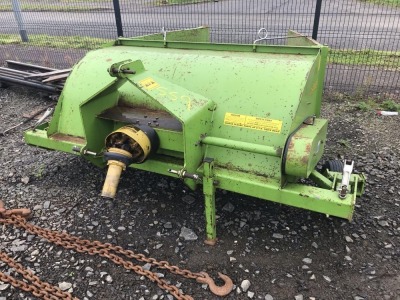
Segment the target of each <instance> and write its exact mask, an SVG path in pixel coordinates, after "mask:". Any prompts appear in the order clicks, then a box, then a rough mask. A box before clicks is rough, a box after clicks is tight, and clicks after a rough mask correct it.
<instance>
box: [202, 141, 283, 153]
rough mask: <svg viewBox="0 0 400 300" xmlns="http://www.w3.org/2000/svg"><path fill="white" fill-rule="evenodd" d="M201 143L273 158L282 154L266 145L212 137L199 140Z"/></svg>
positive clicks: (277, 149) (278, 149)
mask: <svg viewBox="0 0 400 300" xmlns="http://www.w3.org/2000/svg"><path fill="white" fill-rule="evenodd" d="M201 143H202V144H206V145H210V146H217V147H222V148H229V149H234V150H241V151H247V152H251V153H258V154H264V155H269V156H275V157H280V156H281V154H282V149H280V148H275V147H271V146H267V145H258V144H252V143H247V142H241V141H233V140H228V139H223V138H219V137H214V136H207V137H205V138H204V139H202V140H201Z"/></svg>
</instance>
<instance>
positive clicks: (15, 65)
mask: <svg viewBox="0 0 400 300" xmlns="http://www.w3.org/2000/svg"><path fill="white" fill-rule="evenodd" d="M6 63H7V67H9V68H10V69H16V70H22V71H28V70H29V71H45V72H49V71H56V70H57V69H53V68H48V67H43V66H38V65H32V64H27V63H23V62H20V61H15V60H6Z"/></svg>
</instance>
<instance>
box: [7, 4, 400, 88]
mask: <svg viewBox="0 0 400 300" xmlns="http://www.w3.org/2000/svg"><path fill="white" fill-rule="evenodd" d="M318 4H320V12H319V13H318ZM115 8H116V9H115ZM19 11H20V12H19ZM118 11H120V14H118ZM119 21H120V22H119ZM202 25H206V26H209V27H210V29H211V30H210V31H211V41H212V42H223V43H252V42H253V41H254V40H255V39H256V38H257V32H258V30H259V29H260V28H262V27H263V28H266V29H267V30H268V32H269V37H280V36H284V35H286V32H287V30H288V29H293V30H296V31H298V32H300V33H302V34H305V35H308V36H314V37H316V38H317V40H318V41H319V42H320V43H323V44H327V45H329V46H330V48H331V52H330V55H329V65H328V71H327V77H326V84H325V88H326V89H333V90H340V91H349V92H351V91H355V90H359V89H364V90H366V91H388V92H399V89H400V88H399V86H400V0H341V1H327V0H293V1H285V0H270V1H265V0H220V1H216V0H206V1H203V0H119V1H117V0H12V1H9V0H0V61H5V60H6V59H12V60H19V61H24V62H32V63H37V64H42V65H46V66H51V67H69V66H71V65H73V64H74V63H76V62H77V61H78V60H79V59H80V58H81V57H82V56H83V55H84V54H85V52H86V51H88V49H93V48H96V47H98V46H99V45H101V44H102V43H104V42H106V41H108V40H111V39H114V38H116V37H117V36H118V34H119V35H122V34H123V35H124V36H125V37H132V36H140V35H145V34H150V33H155V32H160V31H161V28H163V27H164V28H165V29H166V30H176V29H183V28H192V27H199V26H202ZM317 25H318V26H317ZM317 29H318V30H317ZM22 40H26V42H22ZM282 42H285V40H284V39H283V40H276V41H275V42H273V41H272V42H271V41H270V42H269V43H282Z"/></svg>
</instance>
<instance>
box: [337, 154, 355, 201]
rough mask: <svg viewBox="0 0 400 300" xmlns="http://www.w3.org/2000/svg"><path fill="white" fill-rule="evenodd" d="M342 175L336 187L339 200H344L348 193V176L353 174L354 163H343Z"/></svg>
mask: <svg viewBox="0 0 400 300" xmlns="http://www.w3.org/2000/svg"><path fill="white" fill-rule="evenodd" d="M343 164H344V166H343V175H342V182H341V183H340V185H339V187H338V192H339V198H340V199H345V198H346V196H347V193H348V192H350V176H351V173H353V167H354V161H352V160H351V161H346V160H344V162H343Z"/></svg>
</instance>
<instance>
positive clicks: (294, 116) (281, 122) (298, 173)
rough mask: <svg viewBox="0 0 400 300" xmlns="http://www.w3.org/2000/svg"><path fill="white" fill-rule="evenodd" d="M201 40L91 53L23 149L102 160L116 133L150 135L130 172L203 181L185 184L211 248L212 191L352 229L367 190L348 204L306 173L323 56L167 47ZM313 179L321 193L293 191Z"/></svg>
mask: <svg viewBox="0 0 400 300" xmlns="http://www.w3.org/2000/svg"><path fill="white" fill-rule="evenodd" d="M205 33H207V35H208V28H200V29H199V28H197V29H194V31H193V32H191V31H185V32H184V33H182V32H180V33H178V32H175V33H171V34H169V35H168V33H167V39H166V40H164V39H163V36H162V35H160V34H158V35H152V36H151V37H149V38H150V39H158V40H148V39H147V38H145V37H141V38H140V39H127V38H120V39H118V40H117V41H115V42H114V43H113V44H112V45H109V46H108V47H105V48H102V49H98V50H96V51H92V52H89V53H88V54H87V55H86V56H85V58H83V59H82V60H81V61H80V62H79V63H78V64H77V65H76V66H75V67H74V69H73V70H72V72H71V74H70V76H69V77H68V79H67V81H66V84H65V88H64V90H63V92H62V94H61V96H60V99H59V102H58V104H57V107H56V110H55V113H54V117H53V119H52V120H51V122H50V123H49V125H48V127H47V126H46V128H44V127H43V128H40V130H38V131H36V132H32V131H28V132H26V133H25V138H26V141H27V142H28V143H31V144H35V145H39V146H41V147H47V148H49V149H56V150H60V151H66V152H71V149H72V146H74V143H73V140H74V139H77V141H79V143H78V144H79V146H80V147H82V149H84V150H90V151H92V152H96V153H102V152H103V151H104V139H105V137H106V136H107V135H108V134H110V133H111V132H112V131H113V130H115V129H117V128H119V127H121V126H123V125H126V124H132V123H133V124H139V125H147V124H149V125H152V126H153V127H154V129H155V131H156V132H157V134H158V137H159V139H160V148H159V149H158V151H157V153H156V154H155V155H153V156H151V157H149V159H148V160H147V161H146V162H144V163H143V164H138V165H135V164H133V165H131V166H130V167H132V168H137V169H141V170H146V171H150V172H155V173H159V174H163V175H169V176H175V175H172V174H170V173H169V172H168V169H173V170H178V171H179V170H184V171H186V172H188V173H192V174H197V175H199V176H200V180H195V179H192V178H185V179H184V181H185V183H186V184H187V185H188V186H189V187H190V188H192V189H195V188H196V187H197V186H198V185H202V186H203V191H204V195H205V206H206V224H207V226H206V227H207V238H208V240H213V239H215V237H216V233H215V188H220V189H225V190H229V191H233V192H237V193H241V194H245V195H250V196H254V197H258V198H262V199H265V200H271V201H275V202H279V203H282V204H287V205H292V206H295V207H300V208H304V209H309V210H313V211H317V212H321V213H325V214H330V215H335V216H339V217H343V218H347V219H351V216H352V212H353V209H354V204H355V197H356V195H359V194H361V193H362V192H363V186H364V181H365V180H364V178H362V176H356V175H353V176H352V179H351V185H352V192H351V193H350V194H349V195H348V197H347V198H346V199H344V200H341V199H339V197H338V193H337V191H336V188H337V186H338V184H339V183H340V178H341V174H331V173H328V174H325V176H322V175H319V174H316V173H315V171H314V168H315V166H316V164H317V163H318V161H319V159H320V158H321V156H322V153H323V149H324V144H325V140H326V128H327V122H326V120H323V119H320V118H319V114H320V107H321V94H322V86H323V79H324V75H325V65H326V57H327V53H328V49H327V48H326V47H325V46H322V45H320V44H318V43H316V42H315V41H312V40H309V39H307V38H305V37H302V36H299V38H294V39H289V40H290V41H291V42H290V43H291V45H288V46H269V45H268V46H267V45H232V44H210V43H207V42H202V43H199V42H196V43H193V42H187V41H172V40H169V39H168V37H170V38H171V39H172V38H173V36H175V37H176V38H177V39H178V37H179V39H185V37H187V39H191V38H193V37H194V36H198V37H199V39H200V40H202V41H204V40H207V38H206V35H205ZM290 34H292V35H298V34H297V33H295V32H291V33H290ZM310 116H314V118H310ZM312 121H313V122H312ZM55 136H56V137H57V141H55V140H54V137H55ZM285 149H286V150H285ZM286 154H287V157H286V156H285V155H286ZM285 157H286V158H285ZM85 158H87V159H88V160H90V161H91V162H92V163H94V164H96V165H99V166H103V165H104V162H103V161H102V160H101V159H100V158H99V157H93V156H87V155H86V156H85ZM205 158H209V159H205ZM283 167H284V168H283ZM283 169H285V172H282V170H283ZM309 176H310V178H311V179H314V180H315V182H316V183H317V184H318V185H320V186H321V187H319V188H317V187H311V186H307V185H303V184H298V183H296V182H297V181H298V179H299V178H307V177H309ZM216 183H218V185H217V186H215V184H216Z"/></svg>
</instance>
